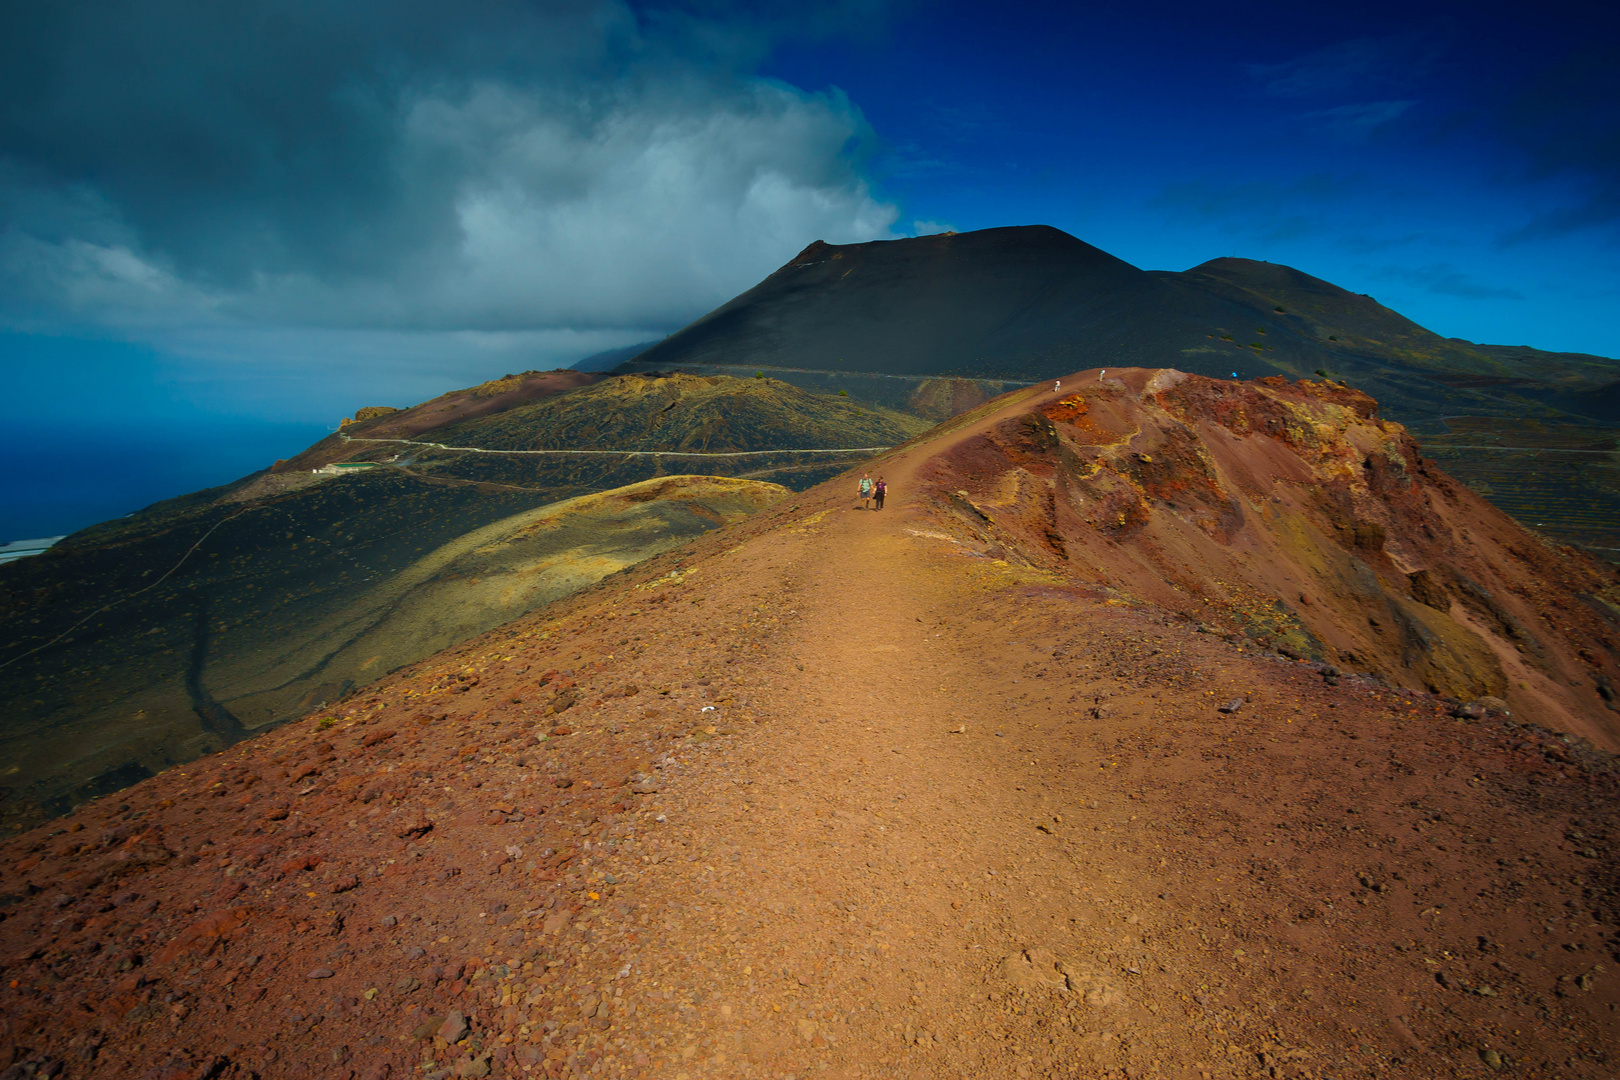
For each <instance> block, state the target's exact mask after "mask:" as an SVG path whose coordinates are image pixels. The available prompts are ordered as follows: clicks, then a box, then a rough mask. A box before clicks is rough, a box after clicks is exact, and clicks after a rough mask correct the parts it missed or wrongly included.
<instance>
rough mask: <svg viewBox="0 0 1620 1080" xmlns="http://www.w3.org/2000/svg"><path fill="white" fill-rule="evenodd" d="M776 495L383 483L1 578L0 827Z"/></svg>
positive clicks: (710, 488) (184, 522)
mask: <svg viewBox="0 0 1620 1080" xmlns="http://www.w3.org/2000/svg"><path fill="white" fill-rule="evenodd" d="M786 494H788V492H787V490H786V489H785V488H782V487H779V486H777V485H775V484H764V483H758V482H755V481H749V480H734V479H727V478H718V477H690V476H676V477H665V478H660V479H657V480H651V481H645V482H643V483H640V484H636V485H632V486H630V487H626V488H621V489H618V490H615V491H610V492H606V493H602V494H595V495H588V496H583V497H578V498H574V499H571V500H568V501H565V502H560V503H551V504H544V505H540V506H538V507H536V506H535V500H534V499H533V497H532V496H530V495H528V494H527V493H524V492H496V493H493V494H490V493H483V492H479V491H478V490H477V489H476V488H475V487H474V486H473V485H454V486H444V485H440V486H431V485H426V484H424V483H422V482H421V481H420V480H417V479H415V478H412V477H408V476H403V475H399V474H397V473H395V472H393V471H392V470H389V471H388V472H384V473H374V474H371V475H364V476H355V477H345V478H341V479H337V480H333V481H330V482H328V483H326V484H322V485H318V486H315V487H310V488H304V489H301V490H299V491H294V492H291V493H287V494H282V495H279V496H276V497H273V498H266V499H259V500H254V501H251V502H247V503H243V504H232V503H229V502H225V503H220V504H216V505H213V506H211V507H207V508H205V509H201V510H197V511H195V512H193V513H190V514H187V515H183V516H181V517H178V518H174V519H170V520H166V521H164V522H162V523H159V524H153V525H150V526H149V527H148V528H146V529H145V530H140V531H133V530H132V531H128V532H125V533H123V534H120V537H119V539H118V541H117V542H116V543H108V544H100V545H93V546H90V547H86V548H80V549H78V550H76V551H70V552H68V553H66V554H64V555H63V556H60V557H57V558H51V559H46V558H35V559H31V560H28V561H27V562H26V563H20V564H18V565H17V566H15V567H7V568H6V573H5V574H4V575H3V577H0V588H3V589H4V592H3V593H0V599H3V603H0V612H3V615H0V633H3V635H4V637H5V640H6V646H5V648H4V650H3V652H0V663H4V666H3V667H0V694H3V695H4V697H5V698H6V700H8V701H9V702H11V707H10V708H9V709H8V710H7V711H6V713H5V715H4V717H3V719H0V741H3V745H4V747H5V755H4V756H5V757H6V759H7V760H8V761H9V762H11V765H10V766H9V769H8V771H7V772H6V774H5V775H4V776H3V777H0V786H3V787H4V788H5V789H7V797H6V798H5V800H4V801H3V802H0V815H3V819H0V820H3V822H4V825H5V826H6V827H7V828H8V829H15V828H17V827H18V826H19V825H27V824H31V823H32V822H33V821H37V820H39V818H40V816H41V815H46V816H49V815H53V814H59V813H62V812H63V811H65V810H66V809H68V808H69V807H70V806H72V805H74V804H75V803H77V802H81V801H83V800H84V799H86V798H89V797H92V796H94V795H98V794H103V793H106V792H108V791H113V790H117V789H118V788H120V787H123V786H125V785H127V784H128V783H130V782H132V781H133V780H136V779H140V778H141V777H143V776H150V775H152V774H153V773H156V772H159V771H161V770H162V769H164V768H166V767H168V766H171V765H174V764H177V763H182V762H185V761H189V760H192V759H193V758H195V757H197V756H198V755H200V754H205V753H210V752H214V751H218V750H220V749H222V748H224V747H227V746H230V745H231V744H233V743H235V742H237V741H238V740H240V739H243V738H246V737H249V736H252V735H254V734H256V733H259V732H262V731H264V730H266V729H268V728H271V727H274V726H275V725H276V724H278V723H282V722H284V721H286V720H288V719H289V718H291V717H295V716H298V715H300V714H301V713H303V712H305V711H306V710H308V709H310V708H312V707H314V706H315V705H316V704H317V703H320V702H325V701H336V700H338V699H339V698H342V697H344V696H346V695H348V694H351V693H353V692H354V690H355V689H356V688H357V687H359V686H363V685H365V684H366V683H367V682H370V681H372V680H373V679H376V678H378V677H380V676H382V675H385V674H386V673H387V672H389V671H391V670H393V669H395V668H397V667H399V666H400V665H402V664H406V663H409V662H411V661H414V660H416V659H418V658H419V657H421V656H424V655H428V654H431V653H433V652H436V651H438V650H439V649H442V648H445V647H447V646H449V645H452V644H454V643H455V642H457V641H460V640H462V639H464V638H467V637H469V636H472V635H476V634H478V633H481V632H483V631H484V630H487V629H488V628H490V627H492V626H495V625H498V624H500V623H502V622H505V621H507V620H509V619H511V618H514V617H516V616H518V615H521V614H523V613H525V612H527V611H531V610H533V609H535V608H537V607H542V606H544V605H545V604H546V603H548V602H550V601H552V600H554V599H556V598H557V597H559V596H564V595H567V594H568V593H571V592H574V591H576V590H578V589H580V588H583V587H585V586H587V585H589V584H590V583H591V582H593V581H596V580H598V579H600V578H601V577H603V576H605V575H607V574H610V573H613V572H615V571H617V570H618V569H620V568H622V567H623V566H625V565H628V564H629V563H633V562H636V561H639V560H641V559H644V558H646V557H648V556H649V555H651V554H654V553H656V552H658V551H662V550H665V549H667V548H669V547H672V546H675V545H678V544H680V543H682V542H684V541H687V540H689V539H690V538H692V537H693V536H695V535H697V534H699V533H702V532H704V531H707V530H709V529H712V528H715V527H717V526H721V525H724V524H726V523H728V522H732V521H736V520H738V519H739V518H740V517H741V516H743V515H746V514H749V513H752V512H755V511H757V510H758V509H760V508H761V507H763V506H765V505H768V504H769V503H770V502H772V501H774V500H776V499H778V498H780V497H782V496H783V495H786Z"/></svg>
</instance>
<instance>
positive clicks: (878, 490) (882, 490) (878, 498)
mask: <svg viewBox="0 0 1620 1080" xmlns="http://www.w3.org/2000/svg"><path fill="white" fill-rule="evenodd" d="M888 493H889V485H888V484H885V483H884V482H883V477H881V476H880V477H878V478H877V483H876V484H873V485H872V499H873V501H874V502H876V503H877V509H879V510H881V509H883V496H885V495H887V494H888Z"/></svg>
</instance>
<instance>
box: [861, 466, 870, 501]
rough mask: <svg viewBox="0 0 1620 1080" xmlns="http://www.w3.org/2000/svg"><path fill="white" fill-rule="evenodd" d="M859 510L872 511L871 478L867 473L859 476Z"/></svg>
mask: <svg viewBox="0 0 1620 1080" xmlns="http://www.w3.org/2000/svg"><path fill="white" fill-rule="evenodd" d="M861 509H862V510H870V509H872V477H871V476H870V475H869V474H867V473H862V474H861Z"/></svg>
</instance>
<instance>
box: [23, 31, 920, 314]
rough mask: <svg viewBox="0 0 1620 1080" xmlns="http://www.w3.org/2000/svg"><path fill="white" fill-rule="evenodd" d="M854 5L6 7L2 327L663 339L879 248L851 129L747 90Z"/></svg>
mask: <svg viewBox="0 0 1620 1080" xmlns="http://www.w3.org/2000/svg"><path fill="white" fill-rule="evenodd" d="M880 16H881V11H880V10H878V9H877V8H876V7H875V5H870V4H861V3H856V4H849V5H841V6H838V5H835V6H831V7H826V6H823V7H820V8H818V9H817V10H816V11H815V12H814V13H812V14H810V15H808V16H805V17H802V18H795V17H788V18H784V17H781V16H777V15H770V16H759V15H757V14H754V13H751V12H750V11H749V10H748V9H746V8H742V7H739V6H735V5H716V4H699V5H695V6H688V7H676V6H670V7H665V8H661V9H657V10H639V11H638V10H636V9H634V8H632V7H631V6H629V5H626V4H623V3H616V2H610V0H562V2H549V3H541V4H529V3H520V2H516V0H488V2H483V3H475V4H455V3H445V2H425V0H388V2H379V0H339V2H308V0H305V2H293V3H287V2H273V0H240V2H234V3H230V4H214V3H206V2H201V0H101V2H99V3H98V2H81V3H74V4H34V5H22V4H10V5H6V6H5V7H3V8H0V221H3V223H4V228H3V230H0V287H3V290H4V291H3V293H0V296H3V297H4V300H3V301H0V315H3V316H4V317H5V318H7V319H8V320H9V321H10V322H11V323H12V324H13V325H38V324H40V323H41V322H48V321H49V320H50V319H52V318H55V317H78V318H87V319H98V320H102V321H112V322H119V323H121V324H123V325H144V324H166V323H178V322H195V321H198V320H202V321H205V322H206V321H209V320H219V321H226V322H238V323H240V322H246V323H251V324H267V323H268V324H281V325H322V326H337V327H342V326H366V327H385V328H386V327H392V328H399V327H422V328H430V329H455V330H467V329H473V330H492V331H509V330H522V331H534V330H550V329H559V328H570V329H574V330H579V329H601V328H613V327H636V326H639V327H646V326H667V325H670V324H672V323H678V322H680V321H683V320H684V319H686V318H689V317H691V316H692V315H693V314H695V313H697V312H699V311H701V310H703V308H704V307H705V306H707V305H709V304H712V303H714V302H717V301H718V300H722V299H724V298H725V297H726V296H728V295H730V293H731V292H734V291H736V289H737V288H738V287H740V286H745V285H746V284H748V283H750V282H751V281H752V280H753V279H755V278H757V277H758V276H760V274H762V273H763V272H767V271H769V270H770V269H773V268H774V267H775V266H776V265H777V264H778V263H780V261H782V259H783V258H785V257H786V256H788V255H791V254H792V252H793V250H796V247H797V246H799V245H802V244H803V243H805V242H807V241H808V240H809V239H814V238H815V237H817V236H824V237H825V238H827V239H829V240H851V239H868V238H872V237H875V236H884V235H888V234H889V225H890V223H891V222H892V221H893V219H894V211H893V209H892V208H890V207H887V206H885V205H883V204H881V203H879V202H877V201H876V200H875V199H873V198H872V197H871V195H870V194H869V193H868V191H867V189H866V185H865V183H864V182H863V180H862V177H861V174H860V165H859V160H858V154H859V148H860V146H861V145H862V143H863V141H864V140H865V139H866V138H867V134H868V133H867V128H866V125H865V121H864V120H863V118H862V117H861V115H860V113H859V111H858V110H857V109H856V108H855V107H854V106H853V105H852V104H851V103H849V102H848V101H847V100H845V99H844V98H843V97H842V96H840V95H838V94H836V93H829V94H812V93H806V92H803V91H800V90H798V89H796V88H793V87H789V86H784V85H780V84H776V83H772V82H769V81H766V80H762V79H758V78H756V77H753V76H752V75H751V74H750V72H751V70H752V68H753V66H754V65H756V64H757V62H758V61H759V59H760V57H761V56H762V55H764V54H765V52H766V51H767V50H768V49H769V48H770V47H771V45H772V43H773V42H775V41H777V40H779V39H780V38H781V37H783V36H791V35H815V34H823V33H831V32H835V31H837V30H838V29H839V28H840V27H843V26H847V25H854V26H863V25H869V24H870V23H872V22H873V21H874V20H875V19H878V18H879V17H880Z"/></svg>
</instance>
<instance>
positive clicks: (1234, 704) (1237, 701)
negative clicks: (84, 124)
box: [1219, 698, 1243, 713]
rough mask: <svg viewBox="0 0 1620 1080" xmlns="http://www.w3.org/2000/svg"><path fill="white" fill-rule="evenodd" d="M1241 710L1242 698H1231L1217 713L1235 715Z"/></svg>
mask: <svg viewBox="0 0 1620 1080" xmlns="http://www.w3.org/2000/svg"><path fill="white" fill-rule="evenodd" d="M1241 708H1243V699H1242V698H1233V699H1232V700H1231V701H1228V702H1227V703H1226V704H1225V705H1222V706H1221V707H1220V709H1219V711H1220V712H1223V713H1235V712H1237V711H1238V710H1239V709H1241Z"/></svg>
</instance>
